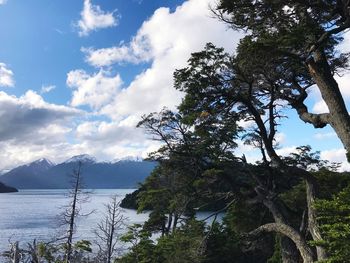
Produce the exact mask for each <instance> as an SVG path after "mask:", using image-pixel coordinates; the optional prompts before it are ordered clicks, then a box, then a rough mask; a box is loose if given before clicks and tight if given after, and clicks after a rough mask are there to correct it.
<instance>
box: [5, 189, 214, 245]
mask: <svg viewBox="0 0 350 263" xmlns="http://www.w3.org/2000/svg"><path fill="white" fill-rule="evenodd" d="M132 191H133V190H131V189H112V190H111V189H108V190H101V189H99V190H93V192H92V193H91V194H90V201H89V202H87V203H84V204H82V210H83V212H84V213H88V212H91V211H93V210H94V211H95V212H94V213H92V214H91V215H89V216H88V217H82V218H80V219H78V221H77V232H76V239H88V240H94V234H93V230H94V229H96V225H97V224H98V223H99V222H100V221H101V219H102V218H103V215H104V211H105V207H104V204H106V203H109V202H110V199H111V197H112V196H113V195H117V197H118V199H119V200H121V199H123V198H124V196H125V195H126V194H127V193H131V192H132ZM68 203H69V199H68V198H67V190H21V191H20V192H18V193H9V194H0V251H4V250H7V249H8V247H9V241H20V244H21V245H22V246H24V245H26V243H27V242H32V241H33V240H34V239H37V240H44V241H49V240H52V239H53V238H54V237H56V236H59V235H62V233H64V232H65V230H66V229H65V228H62V227H61V228H60V227H59V225H60V220H59V216H58V215H59V214H60V213H61V212H62V211H63V209H62V207H63V206H65V205H67V204H68ZM123 214H124V215H125V216H126V217H127V218H128V219H127V221H126V224H127V225H132V224H135V223H143V222H144V221H145V220H147V218H148V214H147V213H144V214H137V213H136V211H134V210H129V209H123ZM208 214H209V213H199V214H198V215H197V217H198V218H202V219H203V218H206V216H208Z"/></svg>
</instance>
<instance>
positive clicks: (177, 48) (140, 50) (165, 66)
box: [87, 0, 242, 119]
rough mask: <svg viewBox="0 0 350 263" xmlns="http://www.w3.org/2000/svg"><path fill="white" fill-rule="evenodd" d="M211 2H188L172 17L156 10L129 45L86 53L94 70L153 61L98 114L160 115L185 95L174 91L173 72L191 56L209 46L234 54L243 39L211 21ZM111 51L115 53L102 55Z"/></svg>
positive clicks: (208, 0)
mask: <svg viewBox="0 0 350 263" xmlns="http://www.w3.org/2000/svg"><path fill="white" fill-rule="evenodd" d="M214 3H215V1H214V0H213V1H211V0H207V1H203V0H191V1H186V2H184V3H183V4H182V5H181V6H179V7H178V8H177V9H176V10H175V11H174V12H171V11H170V9H169V8H159V9H157V10H156V11H155V12H154V14H153V15H152V16H151V17H150V19H149V20H148V21H145V22H144V23H143V25H142V26H141V28H140V29H139V30H138V32H137V34H136V35H135V36H134V37H133V39H132V41H131V42H130V43H129V44H128V45H124V46H117V47H112V48H111V49H108V50H107V51H108V52H107V51H106V49H105V50H100V51H98V50H89V51H87V52H88V53H87V54H88V55H89V54H90V55H91V56H87V61H90V62H91V64H92V65H95V66H106V65H110V64H112V63H117V62H121V61H130V60H133V59H135V58H136V60H142V61H151V66H150V67H149V68H148V69H146V70H145V71H144V72H142V73H141V74H139V75H138V76H136V77H135V79H134V80H133V81H132V83H131V84H130V85H129V86H128V87H127V88H126V89H123V90H122V91H121V92H120V93H119V94H118V95H117V96H116V97H115V99H114V101H113V103H111V104H109V105H107V106H105V107H103V108H102V111H101V112H102V113H104V114H107V115H109V116H111V117H112V118H114V119H117V118H121V117H125V116H129V115H137V116H140V115H142V114H145V113H148V112H152V111H159V110H160V109H161V108H163V107H164V106H167V107H169V108H170V109H174V108H175V105H178V104H179V102H180V101H181V98H182V96H183V95H182V94H181V93H180V92H179V91H176V90H175V89H174V88H173V72H174V71H175V69H178V68H182V67H184V66H186V61H187V59H188V58H189V57H190V55H191V53H192V52H196V51H200V50H202V49H203V48H204V46H205V44H206V43H207V42H213V43H214V44H215V45H217V46H223V47H224V48H226V50H227V51H233V50H234V48H235V46H236V44H237V42H238V41H239V39H240V37H241V36H242V35H241V34H239V33H236V32H233V31H230V30H228V29H227V26H226V25H225V24H223V23H222V22H220V21H218V20H215V19H214V18H212V17H211V13H210V11H209V4H214ZM159 25H161V26H159ZM204 28H205V30H203V29H204ZM120 49H126V51H123V52H122V51H121V50H120ZM110 52H111V53H113V54H114V53H115V54H114V55H111V56H109V55H106V53H110ZM121 54H125V56H122V55H121Z"/></svg>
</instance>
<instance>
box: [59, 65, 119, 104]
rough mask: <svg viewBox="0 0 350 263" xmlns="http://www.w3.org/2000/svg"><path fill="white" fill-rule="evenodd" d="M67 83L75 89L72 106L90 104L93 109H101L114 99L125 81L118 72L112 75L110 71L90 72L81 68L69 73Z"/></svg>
mask: <svg viewBox="0 0 350 263" xmlns="http://www.w3.org/2000/svg"><path fill="white" fill-rule="evenodd" d="M66 83H67V86H68V87H70V88H72V89H74V91H73V96H72V101H71V105H72V106H81V105H89V106H90V107H92V108H93V109H99V108H100V107H102V106H104V105H106V104H107V103H109V102H110V101H111V100H112V98H113V97H114V96H115V95H116V94H117V93H118V91H119V89H120V87H121V85H122V83H123V82H122V80H121V78H120V76H119V75H118V74H117V75H115V76H111V74H110V72H108V71H104V70H100V71H99V72H98V73H96V74H88V73H87V72H86V71H84V70H81V69H79V70H73V71H70V72H69V73H68V74H67V80H66Z"/></svg>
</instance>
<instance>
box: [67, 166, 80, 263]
mask: <svg viewBox="0 0 350 263" xmlns="http://www.w3.org/2000/svg"><path fill="white" fill-rule="evenodd" d="M80 169H81V163H79V166H78V171H77V174H76V181H75V185H74V193H73V202H72V210H71V214H70V217H69V230H68V238H67V253H66V260H65V262H66V263H69V262H70V260H71V256H72V243H73V233H74V223H75V217H76V205H77V197H78V190H79V184H80Z"/></svg>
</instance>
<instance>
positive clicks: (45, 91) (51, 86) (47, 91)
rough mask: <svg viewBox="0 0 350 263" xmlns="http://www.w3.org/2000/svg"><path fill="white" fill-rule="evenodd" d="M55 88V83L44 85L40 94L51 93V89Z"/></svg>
mask: <svg viewBox="0 0 350 263" xmlns="http://www.w3.org/2000/svg"><path fill="white" fill-rule="evenodd" d="M55 88H56V86H55V85H42V86H41V90H40V94H45V93H49V92H50V91H52V90H54V89H55Z"/></svg>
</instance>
